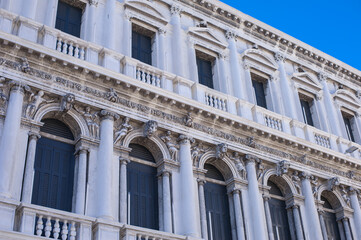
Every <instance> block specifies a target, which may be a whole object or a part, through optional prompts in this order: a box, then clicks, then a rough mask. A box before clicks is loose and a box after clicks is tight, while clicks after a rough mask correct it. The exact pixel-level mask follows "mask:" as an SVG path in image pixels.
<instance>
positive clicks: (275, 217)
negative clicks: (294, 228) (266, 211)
mask: <svg viewBox="0 0 361 240" xmlns="http://www.w3.org/2000/svg"><path fill="white" fill-rule="evenodd" d="M269 208H270V212H271V219H272V227H273V235H274V237H275V239H279V240H288V239H291V235H290V230H289V226H288V218H287V210H286V203H285V201H282V200H278V199H274V198H271V199H270V200H269Z"/></svg>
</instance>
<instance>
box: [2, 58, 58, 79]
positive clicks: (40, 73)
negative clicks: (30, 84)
mask: <svg viewBox="0 0 361 240" xmlns="http://www.w3.org/2000/svg"><path fill="white" fill-rule="evenodd" d="M0 65H2V66H5V67H7V68H11V69H14V70H16V71H20V72H24V73H26V74H29V75H31V76H35V77H38V78H41V79H44V80H51V79H52V75H51V74H49V73H46V72H43V71H40V70H37V69H34V68H31V67H29V66H27V67H26V66H24V63H18V62H14V61H10V60H7V59H5V58H0ZM25 70H26V71H25Z"/></svg>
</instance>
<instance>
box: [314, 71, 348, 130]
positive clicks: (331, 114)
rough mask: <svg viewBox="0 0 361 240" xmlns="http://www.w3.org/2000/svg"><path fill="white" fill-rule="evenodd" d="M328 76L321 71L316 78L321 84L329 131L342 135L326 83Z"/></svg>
mask: <svg viewBox="0 0 361 240" xmlns="http://www.w3.org/2000/svg"><path fill="white" fill-rule="evenodd" d="M327 78H328V76H327V75H326V74H324V73H322V72H320V73H319V74H318V80H319V81H320V82H321V84H322V86H323V99H324V104H325V107H326V112H327V119H328V125H329V126H330V128H331V133H333V134H335V135H337V136H343V134H342V131H341V126H342V125H341V124H340V121H339V119H338V116H337V112H336V108H335V104H334V102H333V98H332V96H331V94H330V90H329V89H328V85H327Z"/></svg>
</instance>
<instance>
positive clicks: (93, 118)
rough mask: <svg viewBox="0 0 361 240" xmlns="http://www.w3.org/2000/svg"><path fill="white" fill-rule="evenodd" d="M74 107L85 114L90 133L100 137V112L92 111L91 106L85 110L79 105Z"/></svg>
mask: <svg viewBox="0 0 361 240" xmlns="http://www.w3.org/2000/svg"><path fill="white" fill-rule="evenodd" d="M74 109H75V110H76V111H77V112H78V113H80V114H81V115H83V117H84V119H85V121H86V123H87V125H88V128H89V132H90V135H91V136H92V137H94V138H99V123H98V122H99V115H98V112H92V111H91V108H90V107H89V106H87V107H85V109H84V110H82V109H81V108H80V107H79V106H77V105H74Z"/></svg>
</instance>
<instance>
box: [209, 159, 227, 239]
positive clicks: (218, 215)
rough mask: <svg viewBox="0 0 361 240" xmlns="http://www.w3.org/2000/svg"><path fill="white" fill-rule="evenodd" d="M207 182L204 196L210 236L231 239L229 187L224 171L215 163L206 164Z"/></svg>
mask: <svg viewBox="0 0 361 240" xmlns="http://www.w3.org/2000/svg"><path fill="white" fill-rule="evenodd" d="M204 169H205V170H207V173H206V180H207V182H206V184H205V185H204V196H205V203H206V215H207V223H208V236H209V237H210V236H212V239H219V240H227V239H231V225H230V216H229V203H228V196H227V189H226V186H225V182H224V177H223V175H222V173H221V172H220V171H219V170H218V169H217V168H216V167H215V166H213V165H211V164H205V165H204Z"/></svg>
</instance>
